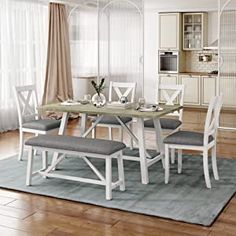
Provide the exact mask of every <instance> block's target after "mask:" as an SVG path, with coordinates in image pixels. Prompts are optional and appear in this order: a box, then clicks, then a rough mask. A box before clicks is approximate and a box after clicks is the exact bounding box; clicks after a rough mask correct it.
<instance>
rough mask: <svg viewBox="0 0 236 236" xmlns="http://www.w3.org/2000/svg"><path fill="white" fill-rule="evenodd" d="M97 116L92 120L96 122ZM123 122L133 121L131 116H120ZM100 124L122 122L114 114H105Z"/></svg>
mask: <svg viewBox="0 0 236 236" xmlns="http://www.w3.org/2000/svg"><path fill="white" fill-rule="evenodd" d="M96 119H97V118H94V119H93V120H92V121H93V122H95V121H96ZM120 119H121V120H122V121H123V123H125V124H126V123H128V122H130V121H132V118H131V117H120ZM99 124H107V125H121V124H120V122H119V121H118V120H117V119H116V117H114V116H103V118H102V119H101V121H100V122H99Z"/></svg>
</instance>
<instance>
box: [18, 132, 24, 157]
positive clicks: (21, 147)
mask: <svg viewBox="0 0 236 236" xmlns="http://www.w3.org/2000/svg"><path fill="white" fill-rule="evenodd" d="M19 132H20V134H19V156H18V161H22V156H23V151H24V133H23V131H22V130H21V129H19Z"/></svg>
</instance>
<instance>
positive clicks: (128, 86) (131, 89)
mask: <svg viewBox="0 0 236 236" xmlns="http://www.w3.org/2000/svg"><path fill="white" fill-rule="evenodd" d="M122 90H124V91H122ZM113 91H114V92H115V94H116V96H118V98H119V99H120V98H121V97H122V96H124V97H127V98H128V96H130V102H134V97H135V92H136V83H128V82H122V83H120V82H113V81H111V82H110V86H109V102H111V101H112V98H113Z"/></svg>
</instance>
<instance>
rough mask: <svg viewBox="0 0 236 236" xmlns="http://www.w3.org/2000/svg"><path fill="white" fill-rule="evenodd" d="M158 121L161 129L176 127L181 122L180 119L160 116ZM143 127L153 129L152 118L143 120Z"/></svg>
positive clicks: (173, 128)
mask: <svg viewBox="0 0 236 236" xmlns="http://www.w3.org/2000/svg"><path fill="white" fill-rule="evenodd" d="M160 123H161V128H162V129H171V130H175V129H177V128H178V127H179V126H180V125H181V124H182V122H181V121H180V120H177V119H170V118H161V119H160ZM144 127H145V128H153V129H154V123H153V120H145V121H144Z"/></svg>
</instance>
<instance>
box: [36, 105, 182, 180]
mask: <svg viewBox="0 0 236 236" xmlns="http://www.w3.org/2000/svg"><path fill="white" fill-rule="evenodd" d="M179 109H182V106H180V105H179V104H175V105H165V104H161V105H159V109H156V110H155V111H140V110H139V109H137V105H136V104H134V105H133V106H132V107H130V108H127V109H124V108H116V107H110V106H107V105H105V106H103V107H99V108H98V107H96V106H94V105H93V104H91V103H89V104H79V103H71V104H66V105H65V103H53V104H48V105H43V106H41V107H39V111H40V113H47V112H60V113H62V119H61V124H60V127H59V131H58V135H64V134H65V131H66V127H67V123H68V118H69V115H70V114H71V113H77V114H78V113H79V114H80V116H81V125H80V135H81V137H87V136H88V135H89V134H90V132H91V131H92V130H93V129H94V128H95V127H96V125H97V124H98V123H99V122H100V121H101V120H102V118H103V116H114V117H116V119H117V120H118V122H119V123H120V124H121V126H122V127H123V129H124V130H125V131H126V132H127V133H128V135H129V136H130V137H131V138H132V139H133V141H134V142H135V143H136V146H137V149H138V155H134V156H132V155H130V154H129V153H124V154H123V158H124V159H126V160H131V161H139V162H140V172H141V182H142V184H148V183H149V174H148V168H149V167H150V166H151V165H153V164H154V163H156V162H157V161H162V164H163V165H164V163H163V157H164V143H163V134H162V129H161V124H160V118H161V117H163V116H165V115H168V114H170V113H173V112H175V111H177V110H179ZM91 114H94V115H97V119H96V121H95V122H94V123H93V124H92V125H91V126H90V127H89V128H88V129H86V122H87V118H88V115H91ZM124 116H125V117H132V118H133V119H134V120H135V121H136V122H137V124H136V126H135V131H136V132H135V133H136V134H135V133H134V130H131V129H130V128H129V127H128V126H127V125H126V124H125V123H124V122H122V119H121V117H124ZM146 119H152V120H153V123H154V128H155V129H154V130H155V136H156V141H155V142H156V145H155V146H156V152H155V154H154V155H153V154H151V153H150V151H149V150H147V149H146V142H145V129H144V120H146ZM131 153H132V152H131ZM56 158H57V156H56V154H54V157H53V160H54V161H55V160H56ZM163 167H164V166H163Z"/></svg>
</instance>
